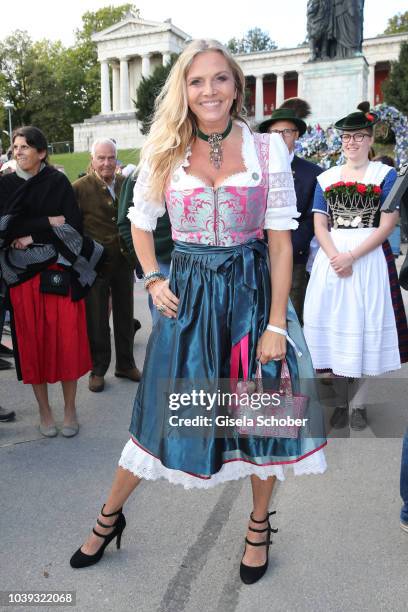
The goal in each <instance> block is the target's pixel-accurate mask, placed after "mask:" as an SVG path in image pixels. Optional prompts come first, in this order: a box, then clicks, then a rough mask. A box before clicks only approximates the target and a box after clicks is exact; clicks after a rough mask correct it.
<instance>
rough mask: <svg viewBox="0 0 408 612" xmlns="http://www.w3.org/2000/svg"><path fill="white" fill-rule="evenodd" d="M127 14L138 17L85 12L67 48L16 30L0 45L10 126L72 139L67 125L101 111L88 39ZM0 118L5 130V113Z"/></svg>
mask: <svg viewBox="0 0 408 612" xmlns="http://www.w3.org/2000/svg"><path fill="white" fill-rule="evenodd" d="M128 14H132V15H135V16H138V14H139V12H138V10H137V9H136V8H135V7H134V5H133V4H122V5H121V6H118V7H112V6H108V7H106V8H103V9H99V10H98V11H96V12H94V13H92V12H87V13H85V14H84V15H83V17H82V22H83V27H82V29H80V30H78V31H77V32H76V42H75V45H74V46H73V47H70V48H65V47H63V45H62V44H61V43H60V42H51V41H49V40H42V41H39V42H36V43H34V42H33V41H32V40H31V38H30V36H29V35H28V33H27V32H24V31H21V30H17V31H16V32H15V33H14V34H13V35H12V36H9V37H7V38H6V39H5V40H4V41H3V42H0V99H1V98H2V99H4V100H10V102H12V103H13V105H14V110H13V125H14V126H17V125H29V124H33V125H36V126H38V127H39V128H41V129H42V130H43V131H44V132H45V134H46V135H47V137H48V140H49V141H51V142H52V141H61V140H71V139H72V128H71V124H72V123H80V122H82V121H83V120H84V119H85V118H86V117H90V116H91V115H93V114H96V113H98V112H99V110H100V69H99V63H98V59H97V52H96V45H95V43H93V42H92V40H91V36H92V34H93V33H94V32H95V31H98V30H101V29H105V28H107V27H109V26H111V25H113V24H115V23H117V22H118V21H121V20H122V19H124V17H126V16H127V15H128ZM0 119H1V122H0V127H2V128H4V129H6V130H7V129H8V126H7V118H6V114H5V113H2V114H1V115H0Z"/></svg>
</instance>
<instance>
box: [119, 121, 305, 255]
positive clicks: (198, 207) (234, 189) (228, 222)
mask: <svg viewBox="0 0 408 612" xmlns="http://www.w3.org/2000/svg"><path fill="white" fill-rule="evenodd" d="M240 125H241V126H242V129H243V146H242V155H243V160H244V164H245V167H246V171H245V172H241V173H238V174H234V175H233V176H231V177H228V178H227V179H225V181H224V182H223V184H222V185H221V186H220V187H218V188H217V189H213V188H212V187H210V186H208V185H206V184H205V183H204V182H203V181H202V180H201V179H199V178H198V177H195V176H193V175H190V174H188V173H187V172H186V171H185V168H187V167H188V166H189V162H188V158H189V154H190V152H189V151H187V154H186V158H185V160H184V162H183V163H182V164H180V166H179V167H178V168H177V169H176V170H175V171H174V172H173V174H172V176H171V178H170V180H169V184H168V187H167V190H166V193H165V203H166V206H167V210H168V213H169V217H170V221H171V226H172V237H173V239H174V240H180V241H183V242H192V243H199V244H207V245H214V246H232V245H236V244H242V243H244V242H247V241H248V240H251V239H253V238H263V230H264V229H296V228H297V225H298V224H297V222H296V221H295V220H294V217H298V216H299V213H298V212H297V209H296V196H295V192H294V187H293V177H292V172H291V169H290V164H289V156H288V152H287V148H286V146H285V144H284V143H283V140H282V139H281V137H280V136H278V135H276V134H273V135H270V134H253V133H252V132H250V130H249V129H248V128H247V126H245V125H244V124H240ZM148 180H149V178H148V168H147V167H146V165H145V166H144V167H142V169H141V171H140V174H139V177H138V180H137V182H136V185H135V190H134V206H133V207H132V208H130V209H129V213H128V217H129V219H130V220H131V222H132V223H134V225H136V226H137V227H139V228H140V229H144V230H146V231H152V230H154V229H155V227H156V223H157V217H159V216H161V215H162V214H164V211H165V208H164V205H163V203H157V202H155V203H153V202H149V201H148V200H147V198H146V191H147V188H148Z"/></svg>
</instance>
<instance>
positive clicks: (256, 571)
mask: <svg viewBox="0 0 408 612" xmlns="http://www.w3.org/2000/svg"><path fill="white" fill-rule="evenodd" d="M273 514H276V510H274V511H272V512H268V514H267V515H266V517H265V518H264V519H263V520H262V521H258V520H256V519H254V518H253V512H251V514H250V519H251V521H252V522H253V523H255V524H258V525H260V524H262V523H267V526H266V527H264V528H263V529H256V528H255V527H249V526H248V530H249V531H254V532H255V533H266V540H264V541H263V542H251V540H248V538H247V537H246V538H245V550H246V545H247V544H249V545H250V546H266V561H265V563H264V564H263V565H259V566H251V565H245V563H243V562H242V560H241V565H240V569H239V573H240V576H241V580H242V582H243V583H244V584H254V583H255V582H257V581H258V580H259V579H260V578H262V576H263V575H264V574H265V572H266V570H267V568H268V563H269V547H270V545H271V544H272V539H271V533H277V532H278V530H277V529H272V527H271V525H270V523H269V517H270V516H272V515H273ZM245 550H244V555H245ZM244 555H243V556H242V558H244Z"/></svg>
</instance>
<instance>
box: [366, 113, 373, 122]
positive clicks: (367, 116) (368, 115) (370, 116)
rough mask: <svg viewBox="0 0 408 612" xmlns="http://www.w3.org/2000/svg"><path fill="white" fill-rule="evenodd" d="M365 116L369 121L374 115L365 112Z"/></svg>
mask: <svg viewBox="0 0 408 612" xmlns="http://www.w3.org/2000/svg"><path fill="white" fill-rule="evenodd" d="M365 116H366V118H367V119H368V120H369V121H374V115H372V114H371V113H366V114H365Z"/></svg>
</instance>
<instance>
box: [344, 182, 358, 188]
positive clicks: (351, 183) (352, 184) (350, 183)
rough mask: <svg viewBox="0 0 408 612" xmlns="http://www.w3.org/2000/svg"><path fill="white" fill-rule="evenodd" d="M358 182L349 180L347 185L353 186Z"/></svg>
mask: <svg viewBox="0 0 408 612" xmlns="http://www.w3.org/2000/svg"><path fill="white" fill-rule="evenodd" d="M355 184H356V183H354V182H353V181H348V182H347V183H346V187H353V186H354V185H355Z"/></svg>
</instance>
